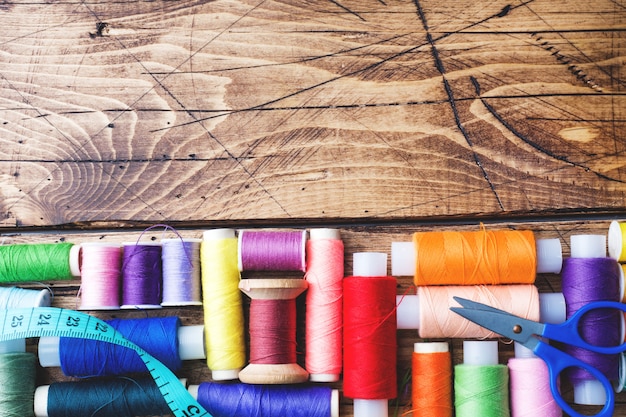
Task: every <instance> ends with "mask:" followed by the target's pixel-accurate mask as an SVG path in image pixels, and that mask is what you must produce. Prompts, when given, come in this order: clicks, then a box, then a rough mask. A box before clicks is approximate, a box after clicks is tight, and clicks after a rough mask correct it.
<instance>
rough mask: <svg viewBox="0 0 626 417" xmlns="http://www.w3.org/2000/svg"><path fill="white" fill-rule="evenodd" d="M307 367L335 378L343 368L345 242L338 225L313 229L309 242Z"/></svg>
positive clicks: (322, 378)
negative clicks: (331, 227) (334, 227)
mask: <svg viewBox="0 0 626 417" xmlns="http://www.w3.org/2000/svg"><path fill="white" fill-rule="evenodd" d="M306 253H307V271H306V275H305V279H306V281H307V282H308V283H309V288H308V291H307V294H306V306H307V315H306V324H305V325H306V357H305V365H306V370H307V371H308V372H309V374H310V379H311V381H314V382H335V381H338V380H339V376H340V374H341V369H342V362H343V357H342V330H343V317H342V306H343V275H344V268H343V263H344V246H343V241H342V240H341V236H340V234H339V231H338V230H336V229H312V230H311V231H310V239H309V241H308V242H307V249H306Z"/></svg>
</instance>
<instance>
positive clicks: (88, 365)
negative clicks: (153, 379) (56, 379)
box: [59, 317, 182, 377]
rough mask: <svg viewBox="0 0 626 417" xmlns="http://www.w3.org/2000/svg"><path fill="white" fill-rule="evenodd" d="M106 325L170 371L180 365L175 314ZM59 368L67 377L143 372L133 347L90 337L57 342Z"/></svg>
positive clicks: (62, 339)
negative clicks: (128, 347)
mask: <svg viewBox="0 0 626 417" xmlns="http://www.w3.org/2000/svg"><path fill="white" fill-rule="evenodd" d="M106 323H107V324H109V325H110V326H111V327H113V328H114V329H116V330H117V331H119V332H120V333H121V334H122V335H123V336H124V337H125V338H127V339H128V340H130V341H131V342H134V343H135V344H137V345H138V346H139V347H141V348H143V349H144V350H145V351H146V352H148V353H149V354H151V355H152V356H154V357H155V358H156V359H158V360H159V361H160V362H162V363H163V364H164V365H165V366H167V367H168V368H169V369H170V370H172V371H174V372H175V371H177V370H179V369H180V368H181V366H182V361H181V359H180V354H179V350H178V347H179V344H178V328H179V326H180V320H179V319H178V317H153V318H143V319H114V320H107V321H106ZM59 356H60V361H61V370H62V371H63V373H64V374H65V375H67V376H75V377H93V376H112V375H123V374H128V373H139V372H146V366H145V364H144V363H143V361H142V360H141V358H140V357H139V355H137V353H135V352H134V351H133V350H131V349H127V348H125V347H122V346H118V345H114V344H111V343H106V342H99V341H95V340H91V339H77V338H68V337H62V338H61V339H60V341H59Z"/></svg>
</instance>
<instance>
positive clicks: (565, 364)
mask: <svg viewBox="0 0 626 417" xmlns="http://www.w3.org/2000/svg"><path fill="white" fill-rule="evenodd" d="M534 352H535V354H536V355H537V356H538V357H540V358H541V359H543V360H544V361H545V362H546V365H547V366H548V372H549V375H550V390H551V391H552V396H553V397H554V400H555V401H556V402H557V404H558V405H559V407H561V409H562V410H563V411H565V413H567V414H568V415H570V416H571V417H588V416H587V415H585V414H580V413H578V412H577V411H576V410H574V409H573V408H572V406H570V405H569V404H568V403H567V402H566V401H565V400H564V399H563V397H562V396H561V392H560V391H559V385H558V378H559V375H560V374H561V372H563V371H564V370H565V369H567V368H583V369H584V370H586V371H587V372H589V373H590V374H591V375H593V376H594V378H596V379H597V380H598V381H600V382H601V383H602V386H603V387H604V391H605V393H606V403H605V404H604V407H603V408H602V410H600V411H599V412H598V413H597V414H594V415H593V416H595V417H611V416H613V409H614V407H615V393H614V392H613V386H612V385H611V382H610V381H609V380H608V379H607V377H605V376H604V374H603V373H602V372H600V371H598V370H597V369H596V368H594V367H593V366H591V365H589V364H587V363H585V362H583V361H581V360H579V359H576V358H574V357H573V356H570V355H568V354H567V353H564V352H562V351H560V350H558V349H557V348H555V347H552V346H550V345H549V344H547V343H543V342H539V343H538V344H537V346H536V347H535V349H534Z"/></svg>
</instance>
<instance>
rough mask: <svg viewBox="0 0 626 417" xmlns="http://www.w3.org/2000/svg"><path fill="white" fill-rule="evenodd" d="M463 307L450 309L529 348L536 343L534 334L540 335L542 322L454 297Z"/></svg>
mask: <svg viewBox="0 0 626 417" xmlns="http://www.w3.org/2000/svg"><path fill="white" fill-rule="evenodd" d="M454 299H455V300H456V301H457V302H458V303H459V304H461V305H462V306H463V307H450V310H452V311H453V312H455V313H457V314H459V315H460V316H463V317H465V318H466V319H468V320H470V321H472V322H474V323H476V324H478V325H479V326H482V327H484V328H486V329H488V330H491V331H492V332H494V333H497V334H499V335H501V336H503V337H506V338H509V339H511V340H514V341H516V342H519V343H521V344H522V345H524V346H527V347H529V348H531V349H533V348H534V346H535V345H536V343H535V342H536V341H537V339H536V338H535V337H534V335H541V334H542V332H543V324H541V323H537V322H535V321H532V320H527V319H524V318H522V317H518V316H515V315H513V314H511V313H507V312H506V311H504V310H500V309H497V308H495V307H490V306H488V305H485V304H481V303H477V302H475V301H471V300H466V299H463V298H458V297H454Z"/></svg>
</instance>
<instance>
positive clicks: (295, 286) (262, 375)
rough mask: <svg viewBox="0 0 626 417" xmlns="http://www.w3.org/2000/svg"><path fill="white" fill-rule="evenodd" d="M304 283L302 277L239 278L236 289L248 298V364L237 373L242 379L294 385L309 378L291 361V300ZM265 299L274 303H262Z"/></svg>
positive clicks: (293, 314) (293, 308) (293, 355)
mask: <svg viewBox="0 0 626 417" xmlns="http://www.w3.org/2000/svg"><path fill="white" fill-rule="evenodd" d="M307 286H308V284H307V282H306V281H305V280H303V279H244V280H241V282H240V283H239V288H240V289H241V291H243V292H244V293H245V294H246V295H248V296H249V297H250V298H251V302H250V364H249V365H248V366H246V367H245V368H244V369H243V370H241V372H239V379H240V380H241V381H242V382H245V383H248V384H296V383H301V382H305V381H307V380H308V379H309V373H308V372H307V371H305V370H304V369H303V368H302V367H301V366H300V365H298V364H297V363H296V361H295V358H296V352H295V348H296V346H295V337H296V335H295V332H296V323H295V317H296V304H295V302H296V297H297V296H298V295H300V294H302V293H303V292H304V291H305V290H306V288H307ZM268 302H269V303H273V304H274V305H272V306H266V305H265V304H267V303H268ZM257 307H260V308H258V312H257ZM258 313H260V314H258ZM261 314H269V315H270V316H267V317H263V316H262V315H261ZM277 327H278V328H277ZM280 327H284V328H280ZM253 332H255V334H253ZM256 332H259V333H263V334H262V335H260V334H256Z"/></svg>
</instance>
